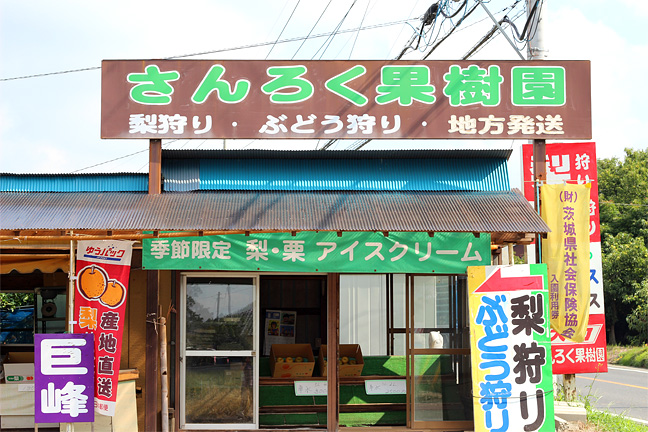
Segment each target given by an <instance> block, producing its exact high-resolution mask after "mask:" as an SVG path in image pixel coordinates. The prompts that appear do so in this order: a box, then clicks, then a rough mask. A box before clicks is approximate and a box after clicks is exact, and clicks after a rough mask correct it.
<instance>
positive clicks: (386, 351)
mask: <svg viewBox="0 0 648 432" xmlns="http://www.w3.org/2000/svg"><path fill="white" fill-rule="evenodd" d="M329 278H331V276H328V275H304V274H301V275H300V274H291V275H276V274H274V275H273V274H261V275H259V274H254V273H237V274H230V273H206V272H205V273H198V272H197V273H184V274H183V275H182V277H181V281H182V283H181V290H182V295H181V299H182V302H183V303H181V305H182V318H181V323H182V324H181V325H182V328H181V332H182V335H183V336H182V337H181V339H182V343H181V350H180V357H181V363H180V364H181V370H180V373H181V378H180V381H181V384H180V400H181V403H180V420H181V421H180V423H181V428H182V429H257V428H259V429H266V428H277V427H280V428H284V429H286V428H288V429H290V428H327V425H328V424H329V423H330V422H331V420H334V419H337V420H339V426H343V427H360V426H362V427H391V428H394V427H396V428H403V429H406V428H425V429H438V430H466V429H470V428H471V427H472V397H471V395H470V383H471V381H470V350H469V348H468V347H469V333H468V326H467V308H466V289H465V277H464V276H458V275H410V274H407V275H406V274H343V275H339V279H337V277H335V278H333V279H332V280H333V281H339V283H332V282H331V280H328V279H329ZM333 287H337V288H338V289H339V296H337V298H338V299H339V300H338V301H337V308H334V309H332V310H329V308H330V306H331V305H332V304H336V302H333V303H330V302H329V298H330V292H328V291H330V290H331V289H332V288H333ZM335 309H337V310H335ZM332 317H333V318H332ZM331 319H333V320H334V321H333V322H335V320H337V322H338V324H339V326H338V332H337V337H336V338H335V339H337V341H338V344H339V348H338V350H339V353H340V354H339V358H338V359H336V360H333V361H336V362H339V363H340V367H339V377H338V378H337V381H335V380H333V379H332V378H331V377H327V376H326V373H325V372H326V363H327V361H328V360H329V359H327V358H326V356H327V351H326V343H327V341H329V340H334V339H331V338H330V335H329V334H328V333H329V332H333V331H334V330H335V327H331V322H329V321H330V320H331ZM332 334H333V333H332ZM281 345H284V346H285V347H284V348H285V349H287V350H288V351H285V352H281V353H279V352H278V351H277V350H278V347H279V346H281ZM299 347H301V348H304V349H305V350H306V351H307V353H306V354H304V353H302V352H301V351H300V349H301V348H299ZM298 348H299V349H298ZM273 350H274V352H273ZM290 350H293V351H294V352H292V351H290ZM278 362H294V363H297V364H302V362H303V363H310V365H309V366H310V368H311V369H310V370H309V373H308V374H306V375H290V374H284V373H279V374H278V373H277V370H278V366H277V364H278ZM304 366H306V365H304ZM359 366H361V367H359ZM288 369H289V368H286V371H288ZM304 383H306V384H304ZM330 385H334V386H337V388H338V391H339V405H336V402H335V401H334V402H333V405H331V406H329V405H330V404H329V403H328V400H329V399H328V398H329V396H330V395H329V394H327V391H328V390H326V389H328V386H330ZM318 389H319V390H320V393H318ZM322 389H325V390H324V391H323V392H321V390H322ZM300 392H303V393H302V394H300ZM331 400H333V399H331ZM335 407H337V409H335ZM336 411H337V413H336ZM331 413H333V417H332V414H331ZM336 416H337V417H336Z"/></svg>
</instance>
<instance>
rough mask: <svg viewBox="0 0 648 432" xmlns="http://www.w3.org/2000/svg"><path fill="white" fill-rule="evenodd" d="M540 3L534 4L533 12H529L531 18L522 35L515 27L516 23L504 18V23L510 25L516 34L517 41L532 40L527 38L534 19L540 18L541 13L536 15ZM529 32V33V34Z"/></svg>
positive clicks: (537, 1)
mask: <svg viewBox="0 0 648 432" xmlns="http://www.w3.org/2000/svg"><path fill="white" fill-rule="evenodd" d="M540 1H541V0H536V2H535V3H534V4H533V8H531V12H529V17H528V18H527V20H526V23H524V27H523V29H522V33H520V32H519V31H518V29H517V26H516V25H515V23H514V22H513V21H511V20H509V19H508V17H504V22H506V23H508V24H509V25H510V26H511V28H512V29H513V31H514V32H515V37H516V39H517V40H519V41H523V42H528V41H529V39H530V38H527V36H528V34H530V33H531V32H530V31H529V30H530V27H529V25H530V24H531V23H532V21H533V19H534V18H535V17H540V11H538V13H537V14H536V10H537V9H538V4H539V3H540ZM536 29H537V25H536ZM527 31H528V33H527ZM534 33H535V32H534Z"/></svg>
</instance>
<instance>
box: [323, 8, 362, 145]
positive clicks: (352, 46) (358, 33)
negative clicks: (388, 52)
mask: <svg viewBox="0 0 648 432" xmlns="http://www.w3.org/2000/svg"><path fill="white" fill-rule="evenodd" d="M370 4H371V0H369V1H367V7H366V8H365V13H364V15H362V20H360V27H362V24H363V23H364V20H365V18H366V17H367V12H369V5H370ZM358 36H360V32H359V31H358V32H356V37H355V39H354V40H353V45H351V52H349V60H351V56H352V55H353V50H354V49H355V45H356V42H358ZM318 143H319V141H318Z"/></svg>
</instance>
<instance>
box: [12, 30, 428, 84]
mask: <svg viewBox="0 0 648 432" xmlns="http://www.w3.org/2000/svg"><path fill="white" fill-rule="evenodd" d="M414 20H417V18H407V19H403V20H398V21H390V22H386V23H382V24H372V25H369V26H366V27H363V28H352V29H345V30H339V31H338V32H337V33H338V34H343V33H352V32H356V31H364V30H374V29H378V28H384V27H391V26H394V25H400V24H405V23H407V22H409V21H414ZM330 34H331V33H320V34H316V35H313V36H311V39H319V38H322V37H327V36H330ZM305 38H306V36H298V37H294V38H288V39H282V40H280V41H271V42H258V43H254V44H248V45H240V46H236V47H231V48H221V49H216V50H210V51H202V52H197V53H192V54H182V55H176V56H172V57H165V58H163V59H162V60H175V59H181V58H187V57H196V56H202V55H207V54H218V53H222V52H229V51H239V50H244V49H250V48H259V47H263V46H268V45H273V44H282V43H289V42H295V41H300V40H303V39H305ZM100 69H101V66H93V67H86V68H80V69H69V70H63V71H56V72H46V73H41V74H32V75H21V76H16V77H10V78H0V81H15V80H21V79H29V78H41V77H46V76H51V75H63V74H68V73H75V72H85V71H90V70H100Z"/></svg>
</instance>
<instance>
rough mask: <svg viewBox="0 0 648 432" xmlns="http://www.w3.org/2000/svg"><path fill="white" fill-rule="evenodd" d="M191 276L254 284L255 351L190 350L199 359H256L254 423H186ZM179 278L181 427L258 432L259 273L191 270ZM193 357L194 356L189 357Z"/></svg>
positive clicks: (179, 417)
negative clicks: (228, 279) (187, 331)
mask: <svg viewBox="0 0 648 432" xmlns="http://www.w3.org/2000/svg"><path fill="white" fill-rule="evenodd" d="M190 277H199V278H233V277H235V278H249V279H252V281H253V286H254V307H253V324H252V326H253V343H252V350H251V351H248V350H241V351H222V350H191V351H192V352H195V353H198V354H197V356H206V355H207V356H209V355H212V354H214V355H215V356H216V355H218V356H219V357H228V356H233V357H239V356H240V357H253V358H254V368H253V392H252V395H253V396H252V399H253V403H252V407H253V411H254V412H253V422H252V423H187V422H186V421H185V415H186V409H185V408H186V407H185V392H186V364H187V363H186V362H185V361H184V359H185V358H186V357H187V339H186V330H187V313H186V307H187V279H188V278H190ZM179 278H180V286H179V289H180V298H179V308H180V311H179V312H180V317H179V318H180V319H179V321H180V325H179V330H180V349H179V350H178V359H179V366H180V367H179V368H178V374H179V377H180V386H179V398H178V402H179V406H178V408H179V415H178V420H179V426H180V429H182V430H186V429H188V430H198V429H205V430H237V429H241V430H243V429H249V430H254V429H259V291H260V285H259V284H260V274H259V273H253V272H211V271H210V272H201V271H198V272H196V271H193V272H192V271H189V272H181V273H180V274H179ZM243 352H245V353H248V354H246V355H237V354H240V353H243ZM190 357H191V356H190Z"/></svg>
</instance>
